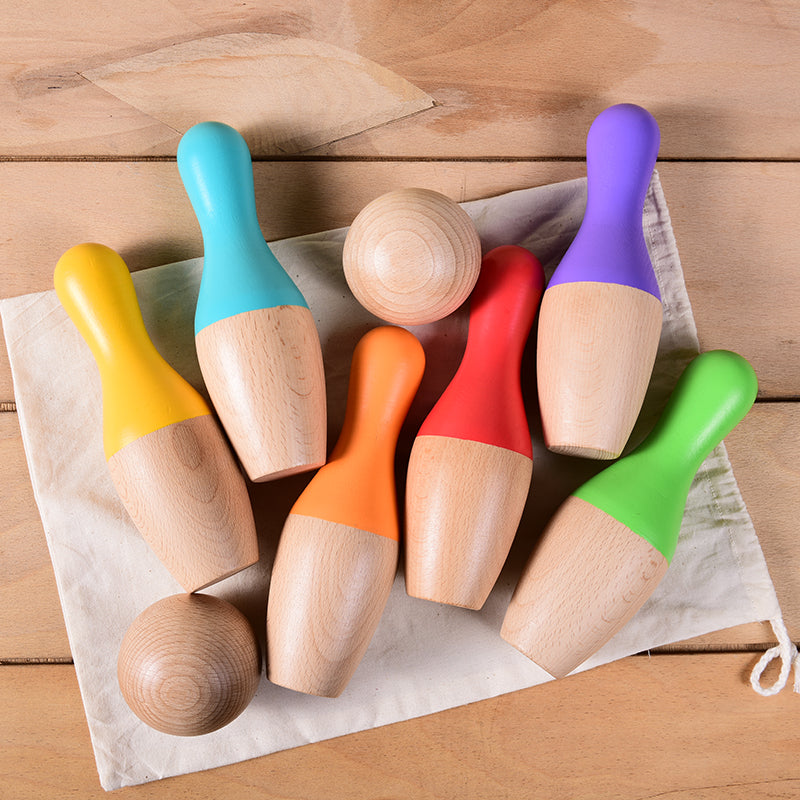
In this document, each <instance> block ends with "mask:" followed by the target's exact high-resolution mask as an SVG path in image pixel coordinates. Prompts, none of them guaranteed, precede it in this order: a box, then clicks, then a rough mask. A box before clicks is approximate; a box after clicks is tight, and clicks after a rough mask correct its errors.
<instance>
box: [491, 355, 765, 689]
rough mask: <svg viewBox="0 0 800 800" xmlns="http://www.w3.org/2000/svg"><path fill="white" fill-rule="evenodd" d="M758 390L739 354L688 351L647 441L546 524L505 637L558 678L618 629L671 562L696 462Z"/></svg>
mask: <svg viewBox="0 0 800 800" xmlns="http://www.w3.org/2000/svg"><path fill="white" fill-rule="evenodd" d="M757 392H758V382H757V380H756V375H755V372H754V371H753V368H752V367H751V366H750V364H749V363H748V362H747V361H746V360H745V359H744V358H742V357H741V356H740V355H737V354H736V353H732V352H730V351H728V350H712V351H710V352H707V353H703V354H702V355H700V356H698V357H697V358H695V360H694V361H692V363H691V364H689V366H688V367H687V368H686V369H685V370H684V372H683V374H682V375H681V377H680V379H679V381H678V383H677V385H676V386H675V390H674V391H673V393H672V396H671V397H670V399H669V402H668V403H667V406H666V408H665V409H664V413H663V414H662V415H661V418H660V419H659V421H658V423H657V424H656V426H655V427H654V428H653V430H652V431H651V433H650V435H649V436H648V437H647V438H646V439H645V440H644V442H642V444H640V445H639V446H638V447H637V448H636V449H635V450H634V451H633V452H632V453H630V454H629V455H627V456H624V457H623V458H620V459H619V460H618V461H616V462H614V463H613V464H611V465H610V466H608V467H607V468H606V469H604V470H603V471H602V472H600V473H599V474H597V475H595V476H594V477H593V478H590V479H589V480H588V481H587V482H586V483H584V484H583V486H581V487H580V488H579V489H577V490H576V491H575V492H573V494H572V495H570V496H569V497H568V498H567V499H566V500H565V501H564V503H563V504H562V505H561V507H560V508H559V509H558V511H557V512H556V514H555V515H554V517H553V518H552V520H551V521H550V522H549V523H548V526H547V528H546V529H545V531H544V533H543V534H542V539H541V541H540V542H539V543H538V544H537V546H536V549H535V550H534V552H533V555H532V556H531V558H530V560H529V561H528V564H527V566H526V567H525V570H524V572H523V574H522V577H521V578H520V580H519V583H518V584H517V588H516V590H515V591H514V595H513V597H512V598H511V603H510V605H509V607H508V610H507V612H506V616H505V620H504V621H503V627H502V630H501V636H502V637H503V639H505V640H506V641H507V642H509V643H510V644H512V645H514V647H516V648H517V649H518V650H520V651H521V652H523V653H524V654H525V655H526V656H528V658H530V659H532V660H533V661H534V662H536V663H537V664H538V665H539V666H540V667H542V668H543V669H545V670H546V671H547V672H549V673H550V674H551V675H552V676H553V677H555V678H560V677H563V676H564V675H567V674H568V673H570V672H571V671H572V670H573V669H575V668H576V667H577V666H579V665H580V664H582V663H583V662H584V661H585V660H586V659H587V658H589V656H590V655H592V654H593V653H595V652H596V651H597V650H599V649H600V648H601V647H602V646H603V645H604V644H605V643H606V642H607V641H608V640H609V639H610V638H611V637H612V636H613V635H614V634H615V633H616V632H617V631H619V630H620V629H621V628H622V627H623V626H624V625H625V624H626V623H627V622H628V620H630V619H631V618H632V617H633V615H634V614H635V613H636V612H637V611H638V610H639V608H640V607H641V605H642V604H643V603H644V602H645V600H647V598H648V597H649V596H650V594H651V593H652V592H653V590H654V589H655V588H656V586H657V585H658V583H659V581H660V580H661V578H662V577H663V576H664V574H665V573H666V571H667V567H668V566H669V563H670V562H671V561H672V557H673V555H674V553H675V548H676V546H677V543H678V534H679V532H680V528H681V523H682V520H683V515H684V510H685V508H686V501H687V498H688V495H689V490H690V488H691V485H692V481H693V480H694V477H695V474H696V472H697V470H698V469H699V468H700V466H701V464H702V463H703V461H704V460H705V458H706V457H707V456H708V454H709V453H710V452H711V451H712V450H713V449H714V448H715V447H716V446H717V445H718V444H719V443H720V442H721V441H722V439H723V438H724V437H725V436H727V435H728V434H729V433H730V432H731V431H732V430H733V429H734V428H735V427H736V425H738V424H739V422H740V420H741V419H742V418H743V417H744V416H745V415H746V414H747V412H748V411H749V410H750V408H751V406H752V405H753V402H754V401H755V399H756V394H757Z"/></svg>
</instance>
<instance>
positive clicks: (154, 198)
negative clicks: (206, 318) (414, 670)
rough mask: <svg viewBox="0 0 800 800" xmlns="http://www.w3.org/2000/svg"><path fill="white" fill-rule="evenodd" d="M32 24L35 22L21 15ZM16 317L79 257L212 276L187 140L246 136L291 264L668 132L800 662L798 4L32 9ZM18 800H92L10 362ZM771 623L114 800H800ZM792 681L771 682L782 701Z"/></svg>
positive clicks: (18, 114) (1, 79) (689, 263)
mask: <svg viewBox="0 0 800 800" xmlns="http://www.w3.org/2000/svg"><path fill="white" fill-rule="evenodd" d="M12 6H13V7H12ZM0 33H1V34H2V51H3V58H2V59H0V73H2V74H1V75H0V104H1V105H2V114H1V115H0V198H2V200H1V202H2V206H1V207H2V218H3V223H2V228H3V235H2V236H0V296H3V297H9V296H13V295H17V294H22V293H27V292H34V291H41V290H45V289H49V288H51V287H52V271H53V267H54V265H55V262H56V260H57V259H58V257H59V256H60V254H61V253H62V252H63V251H64V250H65V249H67V248H68V247H70V246H71V245H73V244H76V243H78V242H81V241H92V240H94V241H100V242H103V243H105V244H108V245H109V246H112V247H114V248H115V249H116V250H118V251H119V252H120V253H121V254H122V255H123V257H124V258H125V259H126V261H127V262H128V264H129V265H130V266H131V268H132V269H142V268H146V267H150V266H155V265H158V264H162V263H167V262H172V261H177V260H181V259H185V258H191V257H194V256H198V255H201V253H202V242H201V237H200V231H199V228H198V226H197V224H196V222H195V220H194V218H193V216H192V213H191V209H190V207H189V205H188V203H187V202H186V201H185V195H184V193H183V188H182V186H181V184H180V181H179V177H178V174H177V170H176V168H175V161H174V156H175V150H176V146H177V143H178V140H179V136H180V132H181V131H182V130H185V129H186V127H188V125H190V124H192V123H193V122H197V121H200V120H202V119H204V118H215V117H219V116H222V114H223V113H224V114H226V115H227V117H226V121H234V122H235V123H236V125H237V127H239V128H240V129H241V130H242V131H243V132H244V133H245V135H246V136H247V138H248V141H249V142H250V144H251V148H252V150H253V154H254V159H255V176H256V184H257V187H258V202H259V210H260V214H261V216H262V220H261V221H262V226H263V232H264V235H265V237H266V238H267V240H273V239H277V238H282V237H286V236H291V235H296V234H301V233H307V232H313V231H318V230H324V229H328V228H332V227H338V226H343V225H347V224H349V223H350V222H351V221H352V219H353V217H354V216H355V215H356V213H357V212H358V211H359V210H360V208H361V207H362V206H363V205H364V204H365V203H366V202H368V201H369V200H370V199H372V198H373V197H375V196H377V195H378V194H381V193H383V192H385V191H388V190H390V189H393V188H399V187H402V186H412V185H416V186H425V187H429V188H432V189H436V190H439V191H441V192H444V193H446V194H448V195H450V196H451V197H453V198H454V199H456V200H459V201H463V200H470V199H475V198H479V197H486V196H491V195H494V194H498V193H501V192H505V191H509V190H512V189H516V188H523V187H528V186H535V185H540V184H544V183H549V182H553V181H559V180H563V179H567V178H572V177H578V176H581V175H584V174H585V164H584V161H583V155H584V138H585V134H586V130H587V128H588V126H589V124H590V122H591V120H592V119H593V118H594V116H595V115H596V114H597V113H598V112H599V111H600V110H602V109H603V108H604V107H606V106H608V105H611V104H613V103H616V102H634V103H639V104H641V105H643V106H645V107H646V108H648V109H649V110H650V111H651V112H652V113H653V114H654V115H655V116H656V118H657V119H658V121H659V124H660V126H661V132H662V145H661V151H660V158H659V164H658V170H659V173H660V176H661V180H662V183H663V186H664V191H665V194H666V197H667V202H668V204H669V208H670V212H671V215H672V222H673V227H674V231H675V236H676V239H677V243H678V248H679V251H680V255H681V260H682V264H683V268H684V272H685V278H686V284H687V287H688V292H689V297H690V300H691V302H692V306H693V310H694V315H695V319H696V323H697V328H698V332H699V337H700V344H701V348H702V349H703V350H707V349H711V348H715V347H724V348H728V349H732V350H736V351H738V352H740V353H742V354H743V355H744V356H746V357H747V358H749V359H750V360H751V362H752V363H753V365H754V367H755V369H756V372H757V374H758V377H759V381H760V392H759V400H758V402H757V404H756V406H755V408H754V409H753V411H752V412H751V413H750V414H749V415H748V417H747V418H746V419H745V421H744V422H743V423H742V424H741V426H740V427H739V428H737V429H736V431H735V432H734V433H733V434H732V435H731V436H730V437H729V438H728V439H727V440H726V442H727V446H728V450H729V454H730V458H731V462H732V464H733V468H734V472H735V474H736V477H737V479H738V481H739V485H740V488H741V491H742V494H743V496H744V499H745V502H746V503H747V505H748V508H749V510H750V513H751V516H752V518H753V521H754V524H755V527H756V530H757V532H758V535H759V538H760V541H761V544H762V547H763V550H764V554H765V557H766V560H767V563H768V566H769V569H770V572H771V575H772V577H773V580H774V583H775V587H776V590H777V593H778V597H779V600H780V602H781V604H782V607H783V610H784V614H785V618H786V623H787V627H788V629H789V631H790V634H791V636H792V638H793V640H794V641H797V640H798V638H800V537H798V535H797V530H798V525H797V518H796V517H795V514H797V513H798V510H800V481H798V466H797V456H798V454H799V453H800V406H798V404H797V400H798V398H800V316H799V315H798V310H797V309H798V307H800V277H799V273H798V264H800V236H798V233H797V225H798V218H799V217H800V188H798V187H799V186H800V164H799V163H798V158H800V4H798V3H797V2H796V1H795V0H784V1H783V2H781V1H777V2H763V3H755V2H752V1H751V0H738V1H736V0H727V1H726V0H723V2H717V3H709V2H704V3H697V2H686V0H672V1H671V2H669V3H667V2H664V3H658V2H635V1H634V2H605V3H592V2H588V0H587V1H586V2H577V1H576V2H566V1H565V2H546V3H545V2H542V3H531V2H529V1H528V0H505V1H504V2H502V3H498V2H496V0H471V1H470V0H458V1H457V2H450V3H447V2H428V3H406V4H403V3H397V2H385V1H384V0H372V2H368V1H367V0H344V2H341V3H332V2H321V0H295V2H293V3H288V2H271V3H270V2H261V1H260V0H254V1H252V2H242V3H230V2H221V0H204V1H202V2H201V0H173V1H172V2H169V3H165V2H163V0H141V2H138V3H121V2H113V0H83V2H67V0H26V2H24V3H15V4H11V3H5V4H4V7H3V10H2V11H0ZM0 553H1V554H2V556H1V559H0V608H2V613H0V665H1V666H0V709H2V725H0V796H2V797H4V798H6V797H8V798H23V797H24V798H27V797H31V798H33V797H36V798H41V797H48V798H56V797H81V798H91V797H100V796H102V795H103V791H102V790H101V788H100V786H99V782H98V779H97V774H96V770H95V766H94V759H93V755H92V750H91V746H90V742H89V735H88V729H87V726H86V721H85V718H84V714H83V708H82V705H81V702H80V697H79V693H78V688H77V683H76V679H75V672H74V668H73V666H72V662H71V658H70V650H69V645H68V642H67V637H66V633H65V628H64V624H63V619H62V616H61V611H60V605H59V600H58V596H57V592H56V586H55V580H54V577H53V571H52V567H51V565H50V560H49V556H48V552H47V548H46V543H45V539H44V533H43V530H42V525H41V522H40V519H39V516H38V512H37V508H36V505H35V502H34V498H33V492H32V489H31V485H30V480H29V477H28V471H27V466H26V461H25V455H24V452H23V447H22V442H21V438H20V432H19V426H18V421H17V414H16V406H15V401H14V389H13V385H12V379H11V374H10V369H9V365H8V360H7V356H6V354H5V348H4V347H3V348H0ZM773 642H774V636H773V633H772V631H771V629H770V628H769V626H768V625H766V624H753V625H747V626H742V627H739V628H735V629H730V630H726V631H722V632H718V633H716V634H714V635H710V636H704V637H702V638H698V639H695V640H692V641H689V642H683V643H680V644H678V645H674V646H671V647H669V648H664V649H662V650H660V651H656V652H653V653H651V654H650V655H649V656H634V657H632V658H628V659H625V660H623V661H620V662H617V663H615V664H612V665H609V666H606V667H601V668H598V669H595V670H593V671H590V672H588V673H584V674H581V675H578V676H575V677H572V678H568V679H566V680H564V681H560V682H556V683H553V684H548V685H545V686H541V687H538V688H534V689H530V690H526V691H521V692H517V693H514V694H510V695H505V696H501V697H498V698H496V699H493V700H487V701H484V702H480V703H476V704H473V705H470V706H466V707H461V708H456V709H453V710H450V711H446V712H443V713H440V714H436V715H433V716H429V717H425V718H422V719H417V720H412V721H409V722H404V723H399V724H396V725H391V726H388V727H384V728H380V729H376V730H371V731H367V732H363V733H357V734H353V735H350V736H346V737H343V738H340V739H335V740H332V741H327V742H323V743H320V744H316V745H309V746H306V747H302V748H298V749H295V750H291V751H288V752H283V753H279V754H276V755H272V756H267V757H263V758H260V759H256V760H254V761H249V762H245V763H242V764H238V765H234V766H230V767H224V768H220V769H216V770H211V771H207V772H203V773H198V774H193V775H188V776H182V777H178V778H172V779H167V780H164V781H161V782H157V783H153V784H148V785H145V786H142V787H134V788H130V789H123V790H120V791H119V793H118V794H119V796H121V797H140V798H145V797H147V798H151V797H152V798H162V797H171V798H173V797H174V798H178V797H196V796H204V797H216V798H242V797H263V798H326V800H331V798H339V797H341V798H379V797H380V798H454V799H455V798H527V797H542V798H549V799H550V800H552V799H553V798H577V797H587V798H589V797H591V798H595V799H597V798H615V799H616V800H619V799H620V798H641V797H655V796H658V797H670V798H673V799H676V798H687V800H688V798H692V799H693V800H696V799H697V798H704V799H706V798H739V797H741V798H752V797H769V798H778V797H800V728H798V725H797V720H798V718H800V697H798V695H796V694H793V693H792V692H791V691H790V690H789V689H788V688H787V689H786V690H784V691H783V692H782V693H780V694H778V695H777V696H774V697H771V698H762V697H760V696H758V695H756V694H755V692H753V690H752V689H751V688H750V686H749V684H748V677H749V673H750V670H751V669H752V667H753V665H754V664H755V663H756V661H757V660H758V658H759V656H760V654H761V653H762V652H763V651H764V649H765V648H766V647H768V646H770V645H771V644H772V643H773ZM774 675H775V671H774V670H772V669H770V671H769V672H768V674H767V675H766V676H765V681H766V682H769V681H770V680H771V679H772V678H774Z"/></svg>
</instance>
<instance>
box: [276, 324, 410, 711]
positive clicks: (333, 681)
mask: <svg viewBox="0 0 800 800" xmlns="http://www.w3.org/2000/svg"><path fill="white" fill-rule="evenodd" d="M424 368H425V355H424V352H423V350H422V345H420V343H419V342H418V341H417V339H416V338H415V337H414V336H413V335H412V334H411V333H409V332H408V331H407V330H405V329H403V328H395V327H388V326H387V327H380V328H375V329H373V330H371V331H370V332H369V333H367V334H366V335H365V336H363V337H362V339H361V340H360V341H359V343H358V345H357V346H356V349H355V351H354V353H353V362H352V368H351V372H350V386H349V390H348V396H347V409H346V412H345V420H344V426H343V428H342V432H341V435H340V436H339V440H338V441H337V443H336V447H335V448H334V450H333V452H332V454H331V457H330V459H329V461H328V463H327V464H326V465H325V466H324V467H322V469H320V470H319V472H317V474H316V475H315V476H314V477H313V478H312V480H311V482H310V483H309V484H308V486H307V487H306V489H305V490H304V491H303V493H302V494H301V495H300V497H299V498H298V500H297V502H296V503H295V504H294V506H293V507H292V509H291V512H290V513H289V516H288V518H287V520H286V524H285V525H284V528H283V532H282V533H281V538H280V542H279V544H278V551H277V554H276V556H275V563H274V566H273V568H272V578H271V582H270V588H269V600H268V603H267V654H268V655H267V662H268V673H267V675H268V677H269V679H270V680H271V681H272V682H273V683H276V684H279V685H281V686H285V687H288V688H290V689H294V690H295V691H298V692H305V693H307V694H315V695H322V696H325V697H336V696H338V695H339V694H340V693H341V692H342V690H343V689H344V687H345V686H346V685H347V683H348V681H349V680H350V677H351V676H352V674H353V672H354V671H355V669H356V667H357V666H358V664H359V662H360V661H361V658H362V656H363V655H364V652H365V651H366V649H367V646H368V645H369V642H370V640H371V639H372V635H373V633H374V631H375V628H376V627H377V625H378V622H379V620H380V617H381V614H382V613H383V608H384V606H385V605H386V601H387V599H388V597H389V592H390V590H391V587H392V583H393V581H394V577H395V572H396V570H397V558H398V539H399V522H398V512H397V500H396V496H395V473H394V456H395V448H396V443H397V437H398V435H399V432H400V428H401V426H402V424H403V420H404V419H405V416H406V413H407V412H408V408H409V406H410V404H411V401H412V400H413V398H414V395H415V393H416V391H417V387H418V386H419V382H420V380H421V379H422V373H423V370H424Z"/></svg>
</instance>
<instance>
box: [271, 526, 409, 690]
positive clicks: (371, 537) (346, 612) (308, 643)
mask: <svg viewBox="0 0 800 800" xmlns="http://www.w3.org/2000/svg"><path fill="white" fill-rule="evenodd" d="M397 556H398V545H397V542H396V541H395V540H393V539H389V538H387V537H386V536H377V535H376V534H374V533H370V532H369V531H363V530H360V529H358V528H351V527H349V526H347V525H342V524H340V523H337V522H329V521H327V520H324V519H319V518H317V517H306V516H302V515H299V514H289V517H288V518H287V520H286V524H285V525H284V528H283V532H282V533H281V538H280V542H279V544H278V551H277V554H276V556H275V564H274V566H273V568H272V579H271V582H270V588H269V600H268V602H267V675H268V677H269V679H270V681H272V682H273V683H276V684H278V685H280V686H285V687H287V688H289V689H294V690H295V691H297V692H305V693H306V694H314V695H320V696H323V697H338V696H339V695H340V694H341V693H342V691H343V690H344V688H345V686H347V684H348V682H349V681H350V678H351V677H352V675H353V673H354V672H355V670H356V668H357V667H358V665H359V663H360V662H361V659H362V657H363V655H364V653H365V652H366V649H367V647H368V646H369V643H370V640H371V639H372V635H373V633H374V632H375V629H376V628H377V626H378V622H379V621H380V618H381V615H382V614H383V609H384V606H385V605H386V601H387V599H388V597H389V592H390V591H391V588H392V583H393V582H394V577H395V573H396V571H397Z"/></svg>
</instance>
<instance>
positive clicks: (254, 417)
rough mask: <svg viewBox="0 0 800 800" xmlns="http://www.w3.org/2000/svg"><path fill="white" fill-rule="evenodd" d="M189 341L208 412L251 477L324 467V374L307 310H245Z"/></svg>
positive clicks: (265, 477)
mask: <svg viewBox="0 0 800 800" xmlns="http://www.w3.org/2000/svg"><path fill="white" fill-rule="evenodd" d="M195 342H196V346H197V358H198V361H199V363H200V369H201V371H202V373H203V379H204V380H205V383H206V386H207V388H208V392H209V395H210V396H211V400H212V402H213V404H214V408H215V409H216V412H217V414H218V415H219V418H220V420H221V421H222V424H223V426H224V428H225V431H226V433H227V434H228V437H229V438H230V440H231V443H232V444H233V447H234V449H235V450H236V453H237V455H238V456H239V459H240V461H241V462H242V465H243V466H244V468H245V471H246V472H247V475H248V476H249V478H250V480H252V481H256V482H260V481H268V480H275V479H277V478H281V477H287V476H289V475H294V474H296V473H299V472H305V471H308V470H312V469H316V468H317V467H320V466H322V465H323V464H324V463H325V458H326V455H327V452H326V448H327V416H326V414H327V412H326V408H327V402H326V395H325V372H324V368H323V364H322V350H321V347H320V343H319V335H318V334H317V328H316V325H315V323H314V317H313V316H312V315H311V312H310V311H309V309H307V308H305V307H303V306H277V307H275V308H263V309H259V310H257V311H246V312H244V313H242V314H236V315H235V316H233V317H227V318H225V319H221V320H219V321H217V322H215V323H213V324H211V325H208V326H207V327H205V328H203V329H202V330H201V331H200V332H199V333H198V334H197V337H196V340H195Z"/></svg>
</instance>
